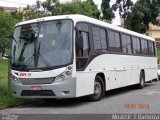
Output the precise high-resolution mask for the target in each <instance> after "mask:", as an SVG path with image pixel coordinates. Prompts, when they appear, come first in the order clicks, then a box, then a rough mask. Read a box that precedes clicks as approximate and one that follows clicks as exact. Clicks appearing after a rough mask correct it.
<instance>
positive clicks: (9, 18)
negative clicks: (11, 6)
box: [0, 11, 23, 49]
mask: <svg viewBox="0 0 160 120" xmlns="http://www.w3.org/2000/svg"><path fill="white" fill-rule="evenodd" d="M22 17H23V15H22V13H18V12H5V11H0V18H1V20H0V45H2V44H3V45H4V46H5V47H6V48H8V49H9V48H10V46H11V42H12V41H11V40H10V39H7V38H5V36H8V35H11V34H12V32H13V28H14V26H15V24H16V23H17V22H19V21H21V20H22ZM0 49H1V48H0Z"/></svg>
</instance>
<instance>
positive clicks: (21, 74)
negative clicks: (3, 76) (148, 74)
mask: <svg viewBox="0 0 160 120" xmlns="http://www.w3.org/2000/svg"><path fill="white" fill-rule="evenodd" d="M19 76H31V73H20V74H19Z"/></svg>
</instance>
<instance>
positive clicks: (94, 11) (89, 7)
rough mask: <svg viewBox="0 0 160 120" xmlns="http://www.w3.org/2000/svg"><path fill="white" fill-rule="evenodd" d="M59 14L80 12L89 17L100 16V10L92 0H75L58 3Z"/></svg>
mask: <svg viewBox="0 0 160 120" xmlns="http://www.w3.org/2000/svg"><path fill="white" fill-rule="evenodd" d="M60 12H61V13H60V14H63V15H65V14H82V15H86V16H90V17H94V18H97V19H99V18H100V10H98V7H97V5H95V3H94V2H93V1H92V0H87V1H75V2H67V3H62V4H60Z"/></svg>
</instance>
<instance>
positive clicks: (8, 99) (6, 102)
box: [0, 60, 32, 110]
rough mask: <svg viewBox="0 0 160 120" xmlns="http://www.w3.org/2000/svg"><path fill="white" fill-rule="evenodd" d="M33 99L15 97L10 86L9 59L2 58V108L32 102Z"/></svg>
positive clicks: (0, 86) (0, 98)
mask: <svg viewBox="0 0 160 120" xmlns="http://www.w3.org/2000/svg"><path fill="white" fill-rule="evenodd" d="M31 102H32V101H31V100H26V99H19V98H15V97H13V96H12V94H11V90H10V87H9V86H8V61H7V60H0V110H1V109H5V108H8V107H15V106H20V105H24V104H28V103H31Z"/></svg>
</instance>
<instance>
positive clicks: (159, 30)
mask: <svg viewBox="0 0 160 120" xmlns="http://www.w3.org/2000/svg"><path fill="white" fill-rule="evenodd" d="M146 35H148V36H150V37H153V38H155V40H156V42H159V43H160V26H157V25H153V24H152V23H150V24H149V29H148V30H147V32H146Z"/></svg>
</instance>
